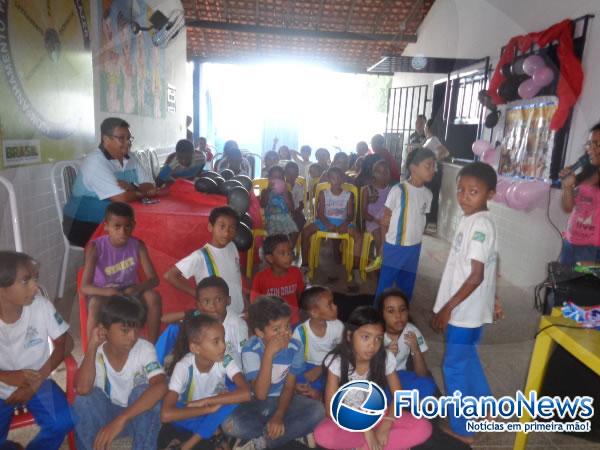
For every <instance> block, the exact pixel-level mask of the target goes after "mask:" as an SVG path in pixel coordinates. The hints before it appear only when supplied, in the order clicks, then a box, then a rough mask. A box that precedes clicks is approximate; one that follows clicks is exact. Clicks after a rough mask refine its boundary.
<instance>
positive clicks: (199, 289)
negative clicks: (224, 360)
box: [156, 275, 248, 367]
mask: <svg viewBox="0 0 600 450" xmlns="http://www.w3.org/2000/svg"><path fill="white" fill-rule="evenodd" d="M230 303H231V297H230V296H229V287H228V286H227V283H225V280H223V278H221V277H218V276H216V275H211V276H208V277H206V278H203V279H202V280H201V281H200V283H198V285H197V286H196V309H195V310H192V311H188V312H187V313H184V312H176V313H171V314H166V315H164V316H163V322H179V321H182V320H184V318H185V317H186V316H192V315H198V314H200V313H202V314H207V315H209V316H212V317H214V318H215V319H217V320H218V321H219V323H222V324H223V327H225V347H226V350H225V351H226V353H227V355H229V356H230V357H231V358H233V360H234V361H235V362H236V363H237V365H238V367H241V365H242V347H243V346H244V344H245V343H246V340H247V339H248V326H247V325H246V322H244V321H243V320H242V319H241V318H240V316H239V315H236V314H234V313H231V312H227V306H229V304H230ZM180 330H181V325H180V324H179V323H171V325H169V326H168V327H167V328H166V329H165V331H163V332H162V334H161V335H160V337H159V338H158V341H157V342H156V354H157V356H158V361H159V362H160V363H161V364H164V363H165V358H166V356H167V355H169V354H170V353H171V352H172V351H173V347H175V343H176V342H177V337H178V335H179V332H180Z"/></svg>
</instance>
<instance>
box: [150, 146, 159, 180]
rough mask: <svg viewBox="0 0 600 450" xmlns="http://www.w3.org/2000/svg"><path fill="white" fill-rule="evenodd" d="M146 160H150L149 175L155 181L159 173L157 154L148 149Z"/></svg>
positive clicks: (153, 150)
mask: <svg viewBox="0 0 600 450" xmlns="http://www.w3.org/2000/svg"><path fill="white" fill-rule="evenodd" d="M148 159H149V160H150V175H152V178H154V179H156V177H157V176H158V173H159V172H160V161H159V160H158V154H157V153H156V150H155V149H153V148H149V149H148Z"/></svg>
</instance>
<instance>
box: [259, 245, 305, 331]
mask: <svg viewBox="0 0 600 450" xmlns="http://www.w3.org/2000/svg"><path fill="white" fill-rule="evenodd" d="M263 253H264V255H265V260H266V261H267V263H268V264H269V267H267V268H266V269H264V270H261V271H260V272H258V273H257V274H256V276H255V277H254V281H253V282H252V291H251V293H250V302H254V299H256V297H259V296H261V295H275V296H277V297H281V298H282V299H283V300H284V301H285V302H286V303H287V304H288V305H289V306H290V308H291V309H292V316H291V323H292V324H295V323H297V322H298V320H299V317H298V299H299V298H300V294H301V293H302V291H303V290H304V280H303V278H302V272H300V269H298V268H297V267H292V260H293V258H294V255H293V253H292V244H291V243H290V240H289V239H288V237H287V236H286V235H285V234H274V235H272V236H269V237H267V238H266V239H265V242H264V244H263Z"/></svg>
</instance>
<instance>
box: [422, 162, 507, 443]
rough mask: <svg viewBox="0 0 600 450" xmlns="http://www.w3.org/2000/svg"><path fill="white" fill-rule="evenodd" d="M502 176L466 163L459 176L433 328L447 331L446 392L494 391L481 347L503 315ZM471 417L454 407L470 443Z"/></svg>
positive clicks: (457, 431) (458, 427)
mask: <svg viewBox="0 0 600 450" xmlns="http://www.w3.org/2000/svg"><path fill="white" fill-rule="evenodd" d="M496 182H497V176H496V172H495V171H494V169H493V168H492V167H491V166H490V165H488V164H485V163H482V162H475V163H472V164H469V165H467V166H465V167H463V168H462V169H461V170H460V172H459V173H458V177H457V184H458V187H457V198H458V203H459V205H460V207H461V209H462V210H463V213H464V217H463V218H462V219H461V221H460V223H459V225H458V228H457V230H456V234H455V236H454V240H453V243H452V247H451V248H450V254H449V255H448V260H447V261H446V267H445V269H444V273H443V275H442V280H441V282H440V287H439V290H438V295H437V298H436V301H435V305H434V307H433V312H434V313H435V316H434V317H433V322H432V325H433V328H434V329H436V330H438V331H445V334H446V336H445V338H446V351H445V354H444V360H443V363H442V369H443V373H444V384H445V385H446V393H447V395H453V394H454V392H455V391H460V392H461V393H462V395H463V396H466V395H470V396H474V397H481V396H486V395H491V391H490V387H489V385H488V382H487V379H486V376H485V373H484V371H483V367H482V366H481V362H480V360H479V356H478V354H477V345H478V343H479V341H480V339H481V336H482V333H483V325H484V324H486V323H492V322H493V321H494V318H495V317H501V315H502V310H501V308H500V305H499V304H496V305H495V299H496V265H497V260H498V257H497V252H498V250H497V235H496V227H495V225H494V222H493V220H492V216H491V214H490V212H489V211H488V209H487V202H488V200H491V199H492V197H493V196H494V194H495V191H496ZM466 422H467V421H466V419H465V418H463V417H458V416H457V415H456V414H455V412H454V411H453V410H452V409H451V410H449V425H450V429H447V430H445V431H447V432H448V433H449V434H451V435H453V436H455V437H457V438H458V439H460V440H462V441H463V442H465V443H468V444H471V443H472V442H473V440H474V438H473V433H472V432H469V431H467V428H466V426H467V423H466Z"/></svg>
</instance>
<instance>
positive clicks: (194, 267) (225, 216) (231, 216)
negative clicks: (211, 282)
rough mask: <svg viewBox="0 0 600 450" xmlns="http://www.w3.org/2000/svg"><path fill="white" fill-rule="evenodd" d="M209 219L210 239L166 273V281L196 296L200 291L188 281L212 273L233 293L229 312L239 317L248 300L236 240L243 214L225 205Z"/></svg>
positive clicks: (214, 210) (228, 308)
mask: <svg viewBox="0 0 600 450" xmlns="http://www.w3.org/2000/svg"><path fill="white" fill-rule="evenodd" d="M208 222H209V223H208V231H209V232H210V233H211V235H212V237H211V240H210V242H209V243H207V244H206V245H204V246H203V247H202V248H200V249H198V250H196V251H194V252H192V253H190V254H189V255H188V256H186V257H185V258H183V259H182V260H180V261H178V262H177V263H176V264H175V265H174V266H173V267H171V268H170V269H169V270H168V271H167V273H165V280H167V281H168V282H169V283H171V284H172V285H173V286H175V287H176V288H177V289H179V290H180V291H183V292H185V293H187V294H189V295H191V296H195V295H196V290H195V289H194V287H192V286H191V285H190V284H189V283H188V282H187V280H188V279H189V278H191V277H194V279H195V280H196V283H198V282H200V280H202V279H203V278H204V277H207V276H210V275H217V276H220V277H222V278H223V279H224V280H225V282H226V283H227V286H229V292H230V294H231V304H230V305H229V306H227V312H231V313H232V314H236V315H238V316H239V315H241V314H242V313H243V312H244V310H245V303H246V302H245V300H244V297H243V295H242V274H241V272H240V255H239V253H238V251H237V248H236V246H235V244H234V243H233V242H232V241H233V238H234V237H235V233H236V231H237V224H238V222H239V216H238V213H236V212H235V210H234V209H232V208H231V207H229V206H221V207H219V208H214V209H213V210H212V211H211V212H210V216H209V217H208Z"/></svg>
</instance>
